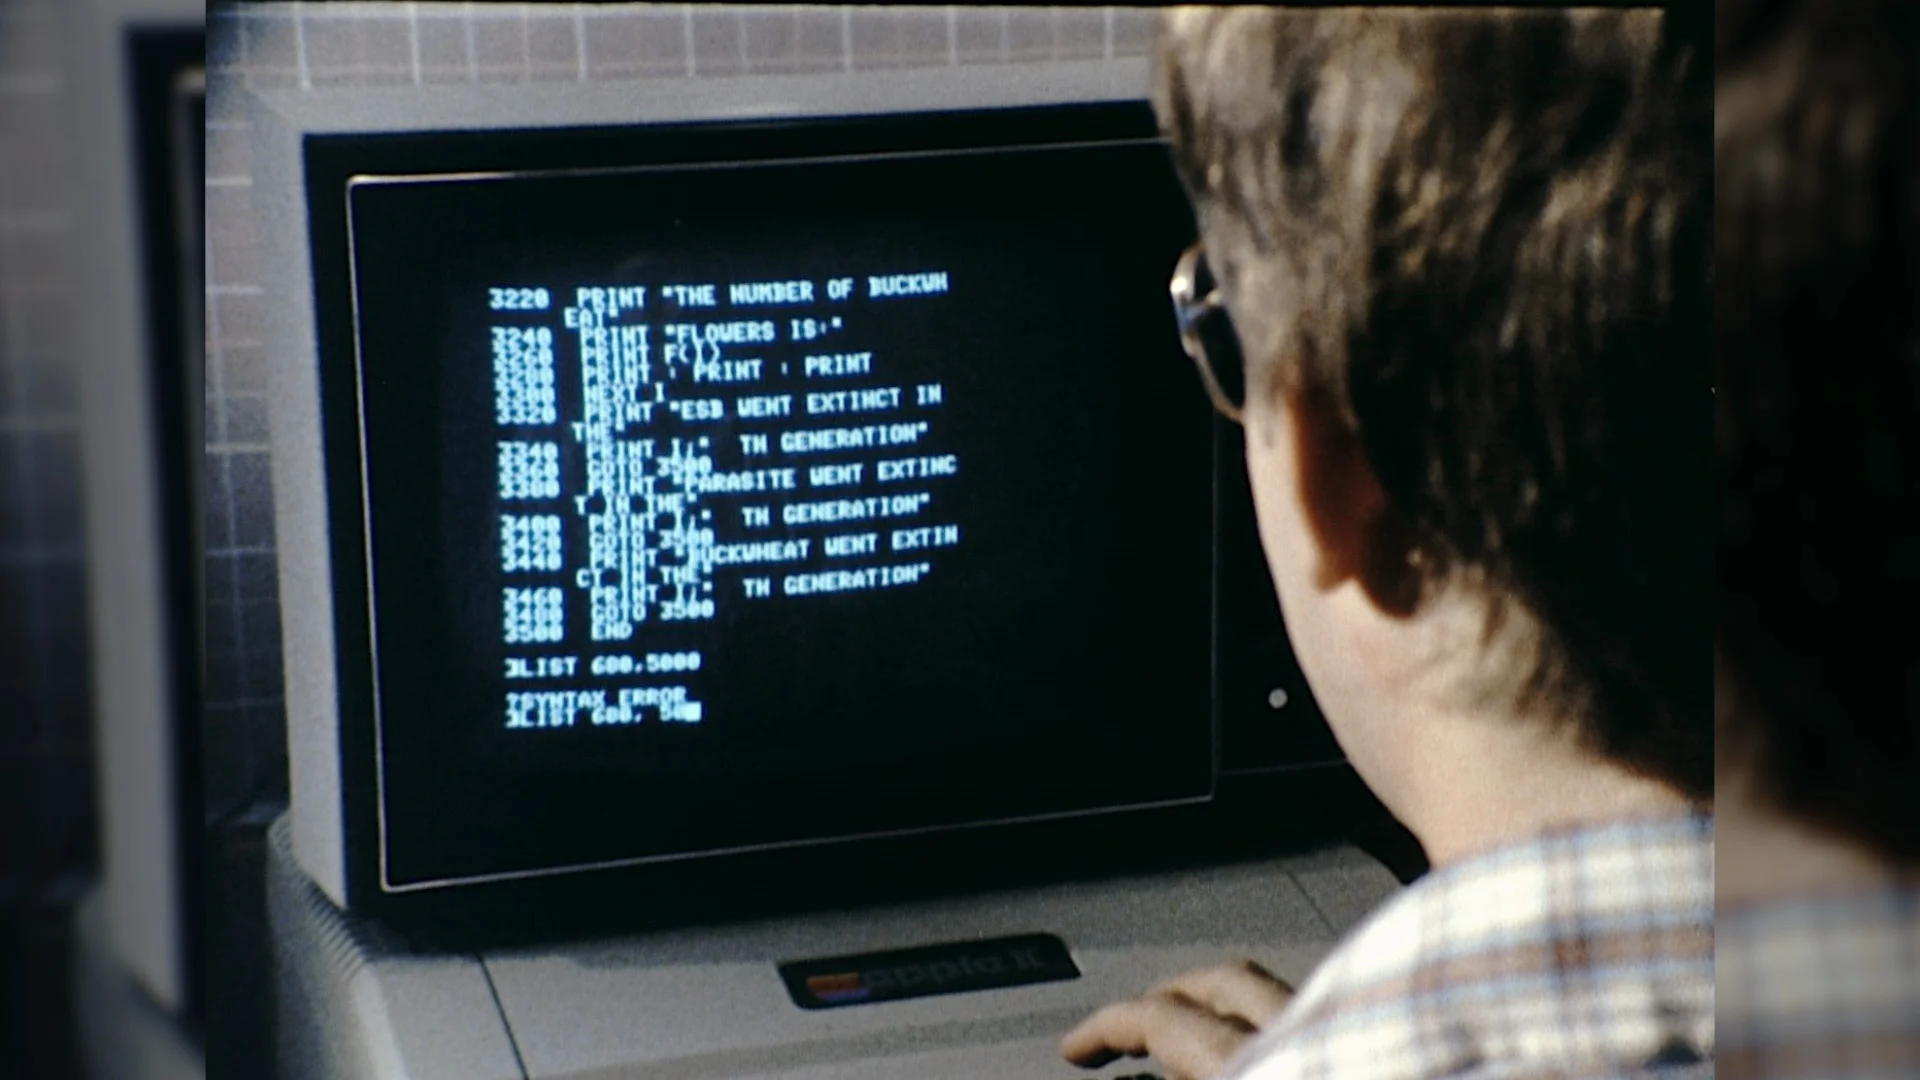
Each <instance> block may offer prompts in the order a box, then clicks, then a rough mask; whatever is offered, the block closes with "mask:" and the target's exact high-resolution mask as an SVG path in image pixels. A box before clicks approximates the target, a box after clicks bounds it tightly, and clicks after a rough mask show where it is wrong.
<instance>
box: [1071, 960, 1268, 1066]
mask: <svg viewBox="0 0 1920 1080" xmlns="http://www.w3.org/2000/svg"><path fill="white" fill-rule="evenodd" d="M1292 1000H1293V987H1291V986H1288V985H1287V984H1286V983H1284V982H1281V981H1280V980H1279V979H1278V978H1276V977H1274V975H1273V973H1272V972H1269V971H1268V970H1267V969H1266V968H1263V967H1261V966H1260V965H1259V964H1256V963H1254V962H1253V961H1251V960H1242V961H1239V962H1238V963H1232V964H1222V965H1221V966H1219V967H1215V968H1208V969H1206V970H1205V971H1195V972H1190V973H1188V974H1186V975H1182V976H1180V977H1179V978H1177V979H1172V980H1170V981H1168V982H1165V983H1162V984H1161V985H1160V986H1157V987H1155V988H1154V989H1153V991H1152V992H1151V993H1149V994H1147V995H1146V996H1145V997H1140V998H1135V999H1134V1000H1132V1001H1123V1002H1120V1003H1119V1004H1117V1005H1109V1006H1107V1007H1106V1008H1104V1009H1101V1010H1100V1011H1099V1012H1097V1013H1095V1014H1093V1016H1091V1017H1089V1018H1088V1019H1087V1021H1086V1022H1085V1023H1083V1024H1081V1025H1080V1026H1079V1027H1077V1028H1074V1029H1073V1030H1072V1031H1071V1032H1069V1033H1068V1034H1067V1037H1066V1038H1064V1039H1062V1040H1060V1052H1061V1053H1062V1054H1064V1055H1066V1058H1067V1060H1068V1061H1071V1062H1073V1063H1074V1064H1075V1065H1081V1066H1085V1067H1086V1068H1089V1069H1097V1068H1099V1067H1100V1066H1102V1065H1105V1064H1107V1063H1108V1062H1110V1061H1113V1060H1114V1059H1115V1058H1120V1057H1146V1056H1149V1055H1151V1056H1152V1057H1153V1058H1154V1059H1155V1060H1156V1061H1158V1062H1159V1063H1160V1065H1161V1067H1162V1068H1164V1069H1166V1070H1167V1080H1213V1078H1214V1077H1217V1076H1219V1075H1220V1072H1221V1070H1223V1069H1225V1068H1226V1066H1227V1063H1228V1062H1230V1061H1232V1060H1233V1058H1234V1055H1236V1054H1238V1053H1239V1052H1240V1048H1241V1047H1242V1046H1244V1045H1246V1042H1247V1040H1248V1039H1251V1038H1252V1037H1253V1036H1254V1034H1255V1033H1256V1032H1258V1031H1259V1030H1260V1028H1261V1027H1263V1026H1264V1025H1266V1024H1267V1023H1268V1022H1269V1021H1271V1020H1272V1019H1273V1018H1274V1017H1276V1016H1278V1015H1280V1011H1281V1010H1282V1009H1284V1008H1286V1007H1287V1002H1289V1001H1292Z"/></svg>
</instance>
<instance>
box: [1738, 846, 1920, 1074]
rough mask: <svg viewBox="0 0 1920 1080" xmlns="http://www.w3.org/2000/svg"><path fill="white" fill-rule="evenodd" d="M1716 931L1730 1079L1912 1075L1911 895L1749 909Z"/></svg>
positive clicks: (1915, 938) (1918, 965) (1919, 1059)
mask: <svg viewBox="0 0 1920 1080" xmlns="http://www.w3.org/2000/svg"><path fill="white" fill-rule="evenodd" d="M1718 925H1719V933H1720V957H1719V960H1720V970H1719V980H1720V987H1721V994H1720V1012H1721V1015H1722V1016H1724V1017H1725V1019H1726V1043H1725V1046H1724V1047H1723V1048H1722V1050H1721V1056H1720V1060H1721V1064H1722V1066H1723V1068H1724V1069H1725V1070H1726V1072H1725V1075H1726V1076H1727V1077H1730V1078H1739V1080H1749V1078H1760V1077H1767V1078H1775V1077H1777V1078H1780V1080H1786V1078H1788V1077H1795V1078H1798V1077H1806V1078H1810V1080H1811V1078H1816V1077H1817V1078H1819V1080H1879V1078H1882V1077H1884V1078H1886V1080H1893V1078H1894V1077H1900V1078H1902V1080H1908V1078H1911V1077H1916V1076H1920V890H1916V889H1914V888H1913V887H1911V886H1908V887H1904V888H1903V887H1901V886H1899V885H1894V884H1888V885H1886V886H1884V887H1881V888H1878V889H1862V890H1859V891H1855V892H1844V893H1841V892H1836V893H1833V894H1829V895H1824V896H1822V895H1809V896H1804V897H1800V898H1797V899H1788V900H1769V901H1765V902H1757V903H1754V904H1751V905H1743V906H1741V907H1737V908H1732V909H1729V910H1727V911H1723V912H1722V913H1721V914H1720V919H1719V924H1718Z"/></svg>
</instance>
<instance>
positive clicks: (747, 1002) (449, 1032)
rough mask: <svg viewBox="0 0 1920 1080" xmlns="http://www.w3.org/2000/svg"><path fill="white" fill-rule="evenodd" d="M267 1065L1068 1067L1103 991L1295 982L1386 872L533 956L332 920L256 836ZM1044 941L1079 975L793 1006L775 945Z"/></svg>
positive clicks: (515, 1074) (1385, 893)
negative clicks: (411, 940) (1267, 974)
mask: <svg viewBox="0 0 1920 1080" xmlns="http://www.w3.org/2000/svg"><path fill="white" fill-rule="evenodd" d="M269 858H270V865H269V868H268V886H267V887H268V903H269V905H270V907H271V920H272V927H273V933H274V939H275V945H274V948H275V952H276V954H277V961H278V963H277V965H276V966H277V970H278V974H277V976H276V978H277V982H278V988H277V989H278V994H279V1028H280V1031H279V1040H280V1053H281V1059H282V1070H283V1071H282V1075H283V1077H284V1078H285V1080H335V1078H347V1077H353V1078H356V1080H618V1078H626V1077H642V1076H644V1077H650V1078H651V1077H661V1078H669V1077H670V1078H673V1080H722V1078H729V1080H733V1078H738V1080H747V1078H751V1080H883V1078H884V1080H899V1078H900V1077H909V1076H910V1077H915V1078H916V1080H949V1078H951V1080H971V1078H976V1077H977V1078H981V1080H985V1078H988V1077H992V1078H996V1080H1067V1078H1069V1077H1074V1076H1093V1077H1122V1076H1133V1075H1137V1074H1140V1073H1142V1072H1143V1071H1145V1068H1144V1066H1143V1064H1142V1063H1141V1062H1138V1061H1132V1062H1129V1061H1121V1062H1117V1063H1115V1064H1114V1065H1111V1066H1109V1067H1107V1068H1105V1069H1102V1070H1098V1071H1097V1072H1091V1073H1089V1072H1085V1071H1082V1070H1078V1069H1075V1068H1073V1067H1072V1066H1070V1065H1068V1064H1066V1063H1065V1062H1064V1061H1062V1060H1061V1059H1060V1057H1059V1052H1058V1050H1057V1045H1058V1041H1059V1037H1060V1035H1061V1034H1063V1033H1064V1032H1065V1031H1066V1030H1067V1029H1069V1028H1070V1027H1072V1026H1073V1025H1074V1024H1075V1023H1076V1022H1078V1021H1079V1020H1080V1019H1082V1018H1083V1017H1085V1016H1086V1015H1088V1014H1089V1013H1091V1012H1092V1011H1093V1010H1095V1009H1097V1008H1099V1007H1100V1006H1101V1005H1104V1004H1106V1003H1108V1002H1111V1001H1115V1000H1118V999H1120V998H1123V997H1128V996H1131V995H1134V994H1138V993H1141V992H1142V991H1144V990H1146V989H1147V988H1149V987H1150V986H1152V985H1153V984H1155V983H1156V982H1159V981H1160V980H1163V979H1166V978H1168V977H1171V976H1173V975H1176V974H1179V973H1180V972H1183V971H1188V970H1191V969H1194V968H1197V967H1203V966H1206V965H1210V964H1215V963H1218V962H1221V961H1224V960H1228V959H1232V958H1237V957H1243V956H1244V957H1251V958H1253V959H1255V960H1258V961H1260V962H1261V963H1263V964H1265V965H1267V966H1268V967H1269V968H1270V969H1271V970H1273V971H1274V972H1275V973H1277V974H1278V975H1280V976H1281V977H1282V978H1285V979H1287V980H1289V981H1291V982H1294V983H1295V984H1296V985H1297V984H1299V983H1300V982H1302V981H1304V980H1305V979H1306V977H1307V976H1308V975H1309V974H1310V973H1311V972H1312V970H1313V967H1314V965H1315V964H1317V963H1318V962H1319V961H1320V959H1321V958H1322V957H1324V956H1325V955H1326V953H1327V952H1328V951H1329V950H1330V949H1331V948H1332V947H1333V945H1334V943H1335V942H1336V941H1337V940H1338V939H1339V938H1340V937H1341V936H1342V935H1343V934H1344V933H1345V932H1346V931H1347V930H1348V929H1350V928H1351V927H1352V926H1353V925H1354V924H1355V923H1357V922H1358V921H1359V920H1360V919H1362V918H1363V917H1364V916H1365V915H1366V913H1367V912H1369V911H1371V910H1372V909H1373V908H1375V907H1377V906H1378V905H1379V904H1380V903H1381V902H1382V901H1384V900H1386V899H1387V898H1388V897H1390V896H1391V895H1393V894H1394V893H1395V892H1396V891H1397V890H1398V889H1399V884H1398V882H1397V881H1396V880H1395V879H1394V877H1393V876H1392V875H1391V874H1389V873H1388V872H1387V870H1386V868H1385V867H1383V866H1381V865H1380V864H1379V863H1378V862H1376V861H1374V860H1373V859H1371V858H1370V857H1368V856H1366V855H1364V854H1362V853H1360V852H1358V851H1356V850H1353V849H1351V848H1341V849H1335V850H1332V851H1327V852H1321V853H1316V854H1312V855H1305V856H1298V857H1293V858H1288V859H1283V860H1275V861H1268V862H1262V863H1254V864H1245V865H1236V866H1225V867H1217V868H1211V869H1207V870H1202V871H1188V872H1183V873H1179V874H1168V875H1162V876H1151V877H1135V878H1123V879H1116V880H1112V881H1105V882H1098V883H1077V884H1067V885H1058V886H1052V887H1047V888H1039V889H1027V890H1021V891H1017V892H1004V893H997V894H988V895H982V896H970V897H966V898H963V899H954V900H938V901H929V902H924V903H916V904H910V905H898V906H893V907H886V908H879V909H870V910H864V911H850V912H839V913H831V914H825V915H819V914H816V915H809V916H804V917H794V918H786V919H774V920H767V921H761V922H755V923H750V924H744V925H735V926H726V927H717V928H710V929H694V930H687V929H681V930H674V931H667V932H661V933H657V934H648V935H641V936H633V937H625V938H613V939H606V940H599V941H593V942H587V943H576V944H569V945H564V946H557V947H551V948H545V949H539V950H502V951H498V952H485V953H478V954H474V953H463V954H444V953H443V954H433V955H423V954H418V953H414V952H410V951H409V950H408V949H407V948H406V947H405V946H404V945H403V944H402V943H400V942H398V941H396V940H394V938H393V936H392V935H391V934H388V933H386V932H384V931H383V930H382V929H381V928H380V927H379V926H378V925H376V924H372V923H369V922H367V921H365V920H360V919H355V918H352V917H349V916H346V915H344V914H342V913H341V912H340V911H339V910H338V909H336V908H334V907H333V906H332V904H331V903H330V902H329V901H328V900H327V899H326V898H325V897H324V896H323V895H322V894H321V892H320V890H319V889H318V888H317V887H315V886H314V885H313V884H312V883H311V882H310V881H308V880H307V879H306V878H305V877H304V876H302V875H301V873H300V871H299V870H298V869H297V867H296V866H295V863H294V860H293V856H292V850H291V843H290V834H289V831H288V826H287V821H286V819H285V818H282V819H281V820H280V821H279V822H277V823H276V824H275V826H274V828H273V832H272V843H271V854H270V856H269ZM1029 933H1048V934H1053V935H1057V936H1058V937H1059V938H1060V939H1061V940H1062V941H1064V942H1065V943H1066V945H1067V947H1068V948H1069V949H1070V950H1071V953H1072V955H1073V958H1074V960H1075V962H1076V963H1077V965H1078V966H1079V968H1080V970H1081V973H1082V975H1081V977H1080V978H1078V979H1074V980H1070V981H1060V982H1051V983H1044V984H1040V985H1033V986H1024V987H1015V988H1008V989H1000V990H988V991H979V992H974V993H966V994H952V995H946V996H940V997H927V998H919V999H915V1000H909V1001H896V1002H887V1003H882V1004H871V1005H858V1006H852V1007H844V1008H835V1009H827V1010H820V1011H808V1010H803V1009H801V1008H799V1007H797V1006H796V1005H795V1004H794V1003H793V1001H792V999H791V998H789V996H788V993H787V990H786V987H785V985H784V983H783V982H782V981H781V978H780V975H779V973H778V971H777V965H779V964H780V963H782V962H786V961H793V960H806V959H812V958H816V957H832V956H839V955H845V954H858V953H867V952H875V951H881V950H887V949H893V948H911V947H916V946H922V945H935V944H940V943H943V942H955V941H966V940H972V939H978V938H989V937H1001V936H1010V935H1016V934H1029Z"/></svg>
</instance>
